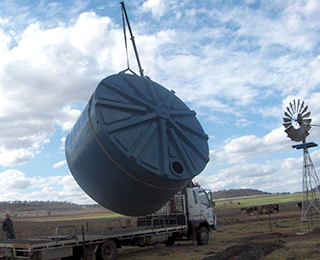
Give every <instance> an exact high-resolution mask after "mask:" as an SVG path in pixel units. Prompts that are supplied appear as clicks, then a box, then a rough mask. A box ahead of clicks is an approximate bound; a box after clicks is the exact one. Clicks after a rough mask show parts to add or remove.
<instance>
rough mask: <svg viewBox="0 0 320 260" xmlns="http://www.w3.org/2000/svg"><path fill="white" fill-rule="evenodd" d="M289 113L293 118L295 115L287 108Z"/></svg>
mask: <svg viewBox="0 0 320 260" xmlns="http://www.w3.org/2000/svg"><path fill="white" fill-rule="evenodd" d="M287 111H288V113H289V114H290V115H291V117H292V116H293V113H291V111H290V109H289V108H288V107H287Z"/></svg>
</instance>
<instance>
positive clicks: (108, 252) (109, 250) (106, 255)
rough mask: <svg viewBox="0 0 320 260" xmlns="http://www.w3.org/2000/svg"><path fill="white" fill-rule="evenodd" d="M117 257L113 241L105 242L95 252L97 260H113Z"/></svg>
mask: <svg viewBox="0 0 320 260" xmlns="http://www.w3.org/2000/svg"><path fill="white" fill-rule="evenodd" d="M117 255H118V248H117V244H116V243H115V242H114V241H113V240H107V241H106V242H104V243H102V244H100V245H99V247H98V250H97V259H98V260H115V259H116V258H117Z"/></svg>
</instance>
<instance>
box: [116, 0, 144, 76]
mask: <svg viewBox="0 0 320 260" xmlns="http://www.w3.org/2000/svg"><path fill="white" fill-rule="evenodd" d="M120 5H121V12H122V23H123V33H124V42H125V45H126V54H127V66H128V68H127V69H125V70H124V71H123V72H125V71H128V70H129V71H131V72H132V73H133V74H135V75H137V74H136V73H134V72H133V71H132V70H131V69H130V67H129V57H128V46H127V36H126V26H125V23H126V22H127V25H128V30H129V33H130V36H131V38H130V40H131V41H132V45H133V50H134V54H135V56H136V59H137V63H138V67H139V72H140V76H141V77H144V73H143V69H142V66H141V63H140V59H139V54H138V50H137V46H136V43H135V41H134V36H133V33H132V30H131V26H130V22H129V18H128V15H127V11H126V8H125V6H124V2H120Z"/></svg>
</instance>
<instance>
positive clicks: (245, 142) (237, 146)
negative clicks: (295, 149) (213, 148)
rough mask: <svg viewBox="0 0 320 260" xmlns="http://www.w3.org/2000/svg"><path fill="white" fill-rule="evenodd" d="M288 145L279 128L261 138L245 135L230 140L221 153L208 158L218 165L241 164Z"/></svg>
mask: <svg viewBox="0 0 320 260" xmlns="http://www.w3.org/2000/svg"><path fill="white" fill-rule="evenodd" d="M289 145H290V140H289V139H288V138H287V137H286V134H285V132H284V128H283V127H282V126H281V127H279V128H277V129H275V130H272V131H271V132H270V133H268V134H267V135H265V136H263V137H262V138H260V137H257V136H255V135H245V136H241V137H238V138H233V139H230V140H229V141H228V142H227V143H226V145H225V146H224V147H223V149H222V150H221V151H217V152H215V153H213V152H212V153H211V154H210V155H211V156H212V157H210V158H213V160H212V161H213V162H214V161H216V162H218V163H241V162H245V161H246V160H247V159H249V158H253V157H257V156H267V155H270V154H271V153H272V152H275V151H278V150H281V149H286V148H287V147H289Z"/></svg>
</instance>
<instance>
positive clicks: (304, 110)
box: [300, 106, 308, 114]
mask: <svg viewBox="0 0 320 260" xmlns="http://www.w3.org/2000/svg"><path fill="white" fill-rule="evenodd" d="M307 110H308V106H306V107H305V108H304V109H303V110H302V111H301V113H300V114H304V113H305V112H306V111H307Z"/></svg>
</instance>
